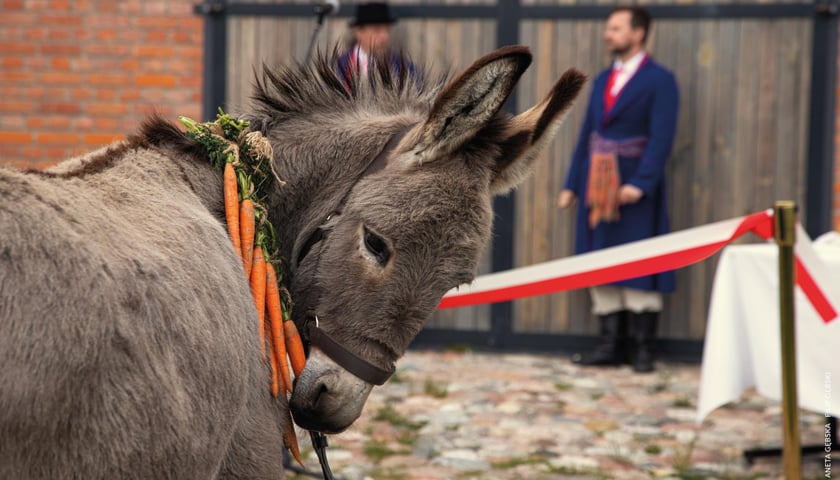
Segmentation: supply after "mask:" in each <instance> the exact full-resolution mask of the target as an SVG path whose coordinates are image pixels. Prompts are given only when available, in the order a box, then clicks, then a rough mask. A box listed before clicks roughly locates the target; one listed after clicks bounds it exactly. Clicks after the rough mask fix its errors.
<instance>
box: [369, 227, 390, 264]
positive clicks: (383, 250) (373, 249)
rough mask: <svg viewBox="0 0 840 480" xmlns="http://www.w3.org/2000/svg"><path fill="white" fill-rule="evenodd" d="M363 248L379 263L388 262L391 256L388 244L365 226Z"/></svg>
mask: <svg viewBox="0 0 840 480" xmlns="http://www.w3.org/2000/svg"><path fill="white" fill-rule="evenodd" d="M365 248H367V251H368V252H370V254H371V255H373V256H374V258H376V261H377V262H379V264H380V265H385V264H386V263H388V259H389V258H391V251H390V250H389V249H388V244H387V243H385V240H383V239H382V237H380V236H379V235H377V234H375V233H373V232H371V231H370V230H368V229H367V228H365Z"/></svg>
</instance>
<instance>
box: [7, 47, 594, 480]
mask: <svg viewBox="0 0 840 480" xmlns="http://www.w3.org/2000/svg"><path fill="white" fill-rule="evenodd" d="M326 57H327V58H322V59H320V60H319V61H318V62H317V64H316V65H315V66H300V65H298V66H294V67H289V68H285V69H282V70H281V71H279V72H272V71H270V70H269V69H264V72H263V73H262V74H261V75H259V76H258V80H257V90H256V94H255V96H254V106H253V109H252V110H251V111H249V112H247V113H246V114H245V115H244V118H247V119H248V120H249V121H250V128H251V129H252V130H257V131H260V132H262V133H263V134H264V135H265V136H266V137H267V138H268V139H269V140H270V142H271V144H272V146H273V151H274V154H273V159H272V165H273V169H274V171H275V173H276V175H277V176H278V177H280V178H281V179H282V180H284V181H285V184H284V185H283V186H280V183H279V182H278V183H277V185H276V186H275V187H273V188H274V190H273V191H272V193H271V196H270V198H271V200H270V202H269V208H268V210H269V215H270V218H271V219H272V221H273V222H274V227H275V229H276V231H277V232H278V235H279V239H278V241H279V244H280V248H281V251H282V252H283V254H284V255H285V257H286V258H285V260H284V271H285V272H287V276H286V278H285V279H284V281H285V282H286V283H287V285H289V287H290V291H291V294H292V298H293V299H294V300H295V307H294V315H293V320H294V321H295V322H296V324H297V325H298V326H299V328H301V330H302V331H304V332H307V333H310V334H311V335H312V336H313V339H312V341H313V346H312V347H311V348H310V356H309V359H308V362H307V365H306V368H305V369H304V371H303V372H302V374H301V376H300V378H298V379H297V380H296V386H295V390H294V394H293V395H292V397H291V399H290V401H289V404H290V405H291V409H292V413H293V416H294V420H295V422H296V423H297V424H299V425H300V426H302V427H304V428H307V429H311V430H316V431H320V432H325V433H334V432H339V431H342V430H344V429H346V428H347V427H348V426H350V425H351V424H352V423H353V421H354V420H356V419H357V418H358V416H359V415H360V413H361V411H362V407H363V405H364V403H365V401H366V399H367V397H368V395H369V393H370V391H371V389H372V387H373V384H374V383H381V381H382V380H383V379H384V378H383V377H381V376H378V377H376V376H375V377H376V378H378V379H379V381H376V380H371V379H370V377H369V376H367V375H366V374H365V373H364V372H365V371H373V372H380V373H381V372H385V377H387V373H388V372H390V371H393V365H394V362H396V361H397V359H398V358H399V357H400V356H401V355H403V353H404V352H405V351H406V349H407V348H408V345H409V343H410V342H411V340H412V338H413V337H414V336H415V335H416V334H417V333H418V331H419V330H420V329H421V327H422V324H423V322H424V320H425V319H426V318H427V317H428V316H429V315H430V314H431V313H432V312H433V310H434V309H435V307H436V305H437V304H438V302H439V301H440V299H441V297H442V296H443V295H444V293H445V292H446V291H448V290H449V289H451V288H453V287H455V286H458V285H460V284H464V283H467V282H470V281H471V279H472V278H474V275H475V271H476V265H477V263H478V261H479V257H480V254H481V251H482V249H483V248H484V245H485V244H486V243H487V240H488V238H489V236H490V231H491V223H492V210H491V199H492V197H493V195H496V194H501V193H505V192H507V191H508V190H510V189H511V188H512V187H514V186H515V185H517V184H518V183H519V182H521V181H522V180H523V179H524V178H525V176H526V174H527V173H528V171H529V169H530V166H531V164H532V162H533V161H534V159H535V158H536V157H537V153H538V152H539V150H540V148H541V147H542V146H544V145H545V144H546V143H548V142H549V141H550V139H551V138H552V136H553V135H554V132H555V130H556V128H557V126H558V124H559V123H560V120H561V116H562V115H561V114H562V113H563V112H564V111H566V110H568V108H569V107H570V105H571V103H572V100H573V99H574V98H575V96H576V95H577V94H578V93H579V91H580V89H581V88H582V85H583V83H584V79H585V77H584V75H583V74H581V73H580V72H578V71H576V70H573V69H572V70H569V71H567V72H566V73H565V74H564V75H563V76H562V78H560V80H559V81H558V83H557V84H556V85H555V86H554V88H553V89H552V91H551V92H550V94H549V95H548V96H547V97H546V98H545V100H544V101H542V102H541V103H539V104H538V105H536V106H535V107H533V108H531V109H530V110H528V111H526V112H524V113H522V114H520V115H517V116H509V115H506V114H503V113H500V108H501V107H502V105H503V103H504V102H505V101H506V99H507V98H508V96H509V94H510V93H511V91H512V89H513V88H514V86H515V84H516V83H517V81H518V79H519V78H520V76H521V75H522V73H523V72H524V71H525V69H526V68H527V67H528V65H529V64H530V61H531V55H530V53H529V51H528V49H527V48H525V47H521V46H514V47H506V48H502V49H500V50H497V51H495V52H493V53H491V54H488V55H486V56H484V57H482V58H480V59H478V60H477V61H476V62H475V63H474V64H473V65H472V66H470V67H469V68H468V69H467V70H466V71H464V72H463V73H462V74H461V75H460V76H458V77H457V78H455V79H454V80H452V81H449V82H446V81H445V80H444V79H442V80H440V81H436V82H432V81H424V80H422V79H420V78H419V76H415V74H414V73H411V72H409V70H408V69H406V68H402V69H401V68H391V67H389V66H379V67H377V68H371V69H369V71H370V72H371V73H370V74H369V75H368V76H367V77H361V76H359V75H358V74H351V76H350V77H346V78H341V77H340V76H339V74H337V73H336V72H335V68H334V62H335V58H334V56H333V57H330V56H329V55H328V56H326ZM384 63H385V62H379V63H378V65H384ZM0 198H2V202H0V226H2V229H0V300H2V301H0V478H38V479H39V478H80V479H81V478H83V479H98V478H109V479H110V478H143V479H149V478H160V479H162V478H177V479H184V478H278V477H282V476H283V472H282V451H283V441H282V438H283V437H282V432H283V431H284V430H285V429H289V428H293V426H292V425H290V424H288V421H287V420H286V419H287V418H288V416H287V415H284V414H283V413H282V412H284V411H285V409H286V408H289V407H288V405H287V402H286V399H285V398H272V397H271V395H270V393H269V388H268V382H269V377H270V373H269V370H268V367H267V366H266V365H265V363H264V362H263V361H262V355H261V353H260V348H259V341H258V335H257V333H256V325H257V318H256V311H255V309H254V306H253V302H252V300H251V297H250V291H249V287H248V284H247V282H246V281H245V279H244V275H243V270H242V266H241V264H240V262H239V260H238V258H237V256H236V254H235V253H234V250H233V248H232V247H231V243H230V240H229V239H228V237H227V233H226V228H225V225H224V222H225V216H224V212H223V203H222V198H223V195H222V181H221V174H220V173H219V172H218V171H216V170H214V169H213V168H212V167H211V166H210V163H209V161H208V160H207V158H206V153H205V152H204V150H203V149H202V147H200V146H199V145H198V144H197V143H196V142H194V141H193V140H191V139H190V138H188V137H186V136H185V135H184V134H183V133H182V132H181V131H180V130H179V129H177V128H176V127H175V126H173V125H172V124H171V123H169V122H166V121H164V120H163V119H161V118H159V117H153V118H151V119H147V120H146V122H145V123H144V124H143V126H142V127H141V128H140V130H139V132H138V133H136V134H134V135H132V136H130V137H129V138H128V139H127V140H126V141H123V142H119V143H116V144H114V145H112V146H110V147H107V148H104V149H102V150H99V151H97V152H94V153H91V154H89V155H87V156H83V157H78V158H74V159H70V160H67V161H65V162H63V163H61V164H59V165H57V166H55V167H53V168H51V169H48V170H45V171H40V172H39V171H26V172H24V171H18V170H12V169H9V168H0ZM312 332H314V333H312ZM316 336H317V337H319V338H321V340H320V341H316V339H315V338H314V337H316ZM329 345H331V346H332V347H328V346H329ZM336 351H338V352H339V353H338V354H336ZM340 352H344V356H345V357H352V358H354V359H356V362H355V363H356V366H355V367H350V366H348V365H346V364H345V363H344V362H341V361H340V360H337V359H338V358H340V357H341V356H342V354H341V353H340ZM337 362H339V363H342V365H339V364H338V363H337ZM350 363H353V362H350ZM359 365H361V366H359ZM366 369H367V370H366Z"/></svg>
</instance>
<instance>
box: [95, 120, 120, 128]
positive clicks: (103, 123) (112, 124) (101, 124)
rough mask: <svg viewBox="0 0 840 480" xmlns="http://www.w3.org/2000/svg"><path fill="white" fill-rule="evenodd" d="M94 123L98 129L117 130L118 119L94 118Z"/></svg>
mask: <svg viewBox="0 0 840 480" xmlns="http://www.w3.org/2000/svg"><path fill="white" fill-rule="evenodd" d="M93 125H94V127H96V129H97V130H115V129H116V128H117V121H116V120H114V119H113V118H94V119H93Z"/></svg>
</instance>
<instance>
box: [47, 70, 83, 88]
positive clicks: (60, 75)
mask: <svg viewBox="0 0 840 480" xmlns="http://www.w3.org/2000/svg"><path fill="white" fill-rule="evenodd" d="M41 82H43V83H46V84H61V85H77V84H79V83H82V75H81V74H79V73H71V72H45V73H42V74H41Z"/></svg>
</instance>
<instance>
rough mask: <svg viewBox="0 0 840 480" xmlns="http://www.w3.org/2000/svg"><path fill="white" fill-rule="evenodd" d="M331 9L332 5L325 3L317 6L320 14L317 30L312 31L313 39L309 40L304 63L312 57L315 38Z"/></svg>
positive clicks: (316, 25) (316, 24)
mask: <svg viewBox="0 0 840 480" xmlns="http://www.w3.org/2000/svg"><path fill="white" fill-rule="evenodd" d="M330 9H331V6H330V5H327V6H326V7H324V6H323V5H319V6H317V7H315V13H316V14H318V20H316V23H315V30H314V31H313V32H312V39H310V40H309V47H308V48H307V49H306V60H304V62H303V63H304V64H307V63H309V61H310V60H311V59H312V49H313V48H314V47H315V40H316V39H317V38H318V32H320V31H321V27H322V26H323V25H324V17H326V16H327V14H328V13H329V11H330Z"/></svg>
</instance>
